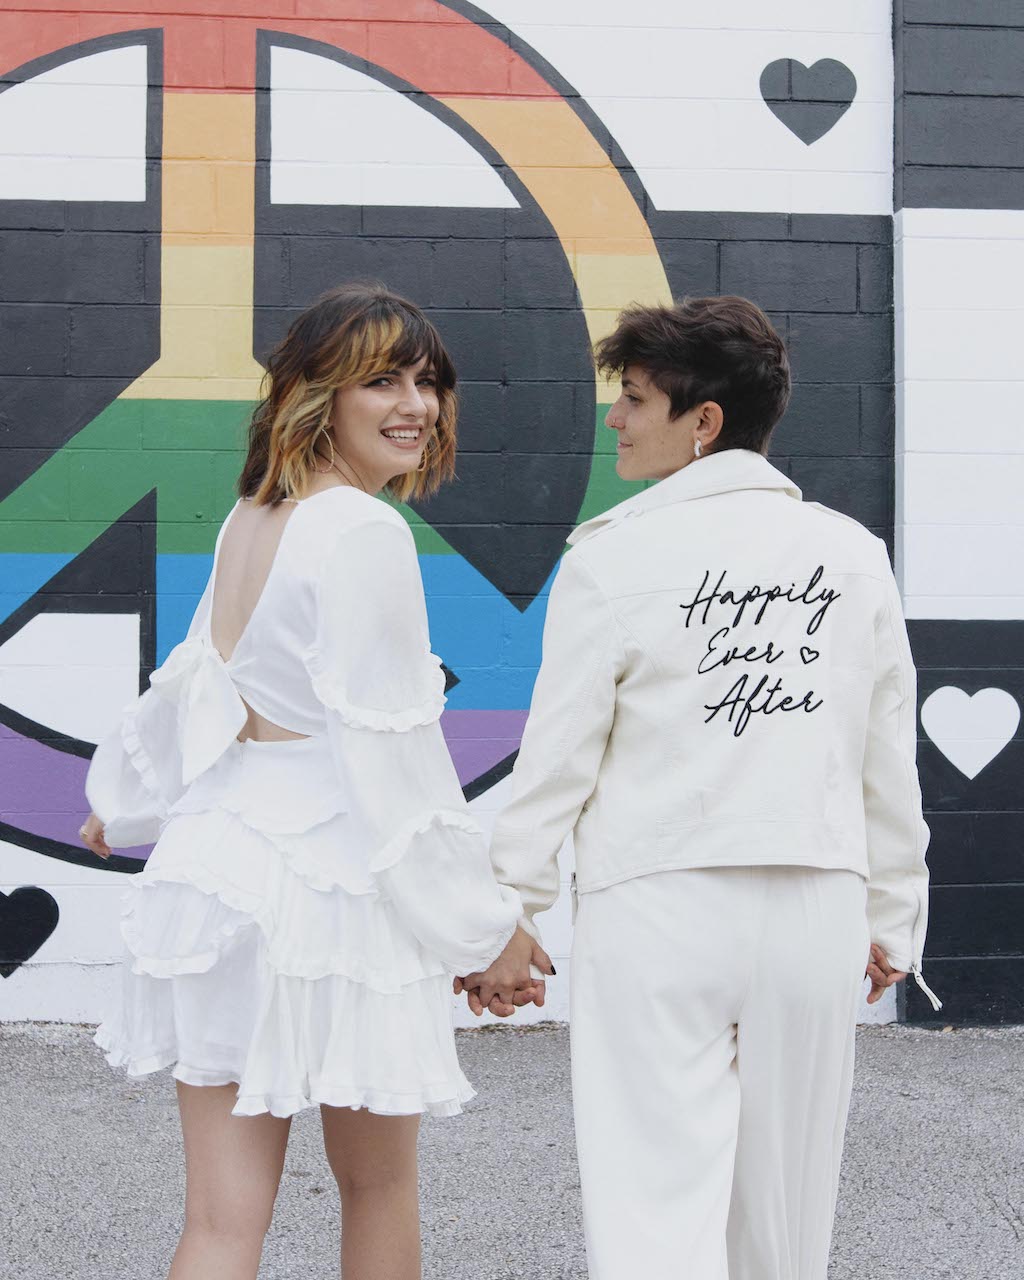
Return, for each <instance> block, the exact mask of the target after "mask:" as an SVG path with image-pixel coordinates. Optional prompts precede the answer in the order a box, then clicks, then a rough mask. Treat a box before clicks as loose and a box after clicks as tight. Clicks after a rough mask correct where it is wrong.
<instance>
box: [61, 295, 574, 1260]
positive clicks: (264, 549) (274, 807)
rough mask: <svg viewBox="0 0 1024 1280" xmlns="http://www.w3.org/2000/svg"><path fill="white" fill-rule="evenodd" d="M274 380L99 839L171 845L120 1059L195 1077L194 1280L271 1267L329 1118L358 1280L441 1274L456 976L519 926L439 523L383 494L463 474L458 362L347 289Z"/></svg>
mask: <svg viewBox="0 0 1024 1280" xmlns="http://www.w3.org/2000/svg"><path fill="white" fill-rule="evenodd" d="M266 390H267V394H266V397H265V399H264V400H263V401H262V403H261V404H260V405H259V406H258V407H257V409H256V411H255V413H254V415H253V419H252V425H251V428H250V436H249V451H248V457H247V458H246V461H245V465H244V467H243V469H242V474H241V477H240V480H239V494H240V498H239V501H238V502H237V503H236V505H235V507H234V509H233V510H232V512H231V513H230V515H229V516H228V518H227V520H226V521H225V524H224V526H223V528H222V529H221V532H220V534H219V536H218V539H217V545H216V550H215V552H214V560H213V568H212V572H211V575H210V581H209V583H208V585H207V588H206V591H205V593H204V595H203V597H202V599H201V600H200V603H199V607H198V609H197V610H196V614H195V617H194V619H193V621H192V625H191V627H190V629H189V632H188V636H187V638H186V639H185V640H184V641H183V642H182V643H181V644H180V645H178V647H177V648H176V649H174V650H173V651H172V652H171V654H170V655H169V656H168V658H167V660H166V661H165V662H164V664H163V665H162V666H161V667H160V668H159V669H158V670H157V671H156V672H154V674H153V676H152V678H151V681H150V685H151V687H150V689H149V690H147V692H146V693H144V694H143V695H142V697H141V698H140V699H139V700H138V702H137V703H135V704H134V705H132V706H130V707H129V708H128V709H127V710H126V711H125V713H124V715H123V718H122V721H121V724H120V726H119V727H118V730H117V731H116V732H115V734H114V735H113V736H112V737H111V738H110V739H108V740H107V741H106V742H104V743H102V744H101V745H100V747H99V748H98V749H97V752H96V755H95V758H94V760H93V764H92V767H91V769H90V772H89V779H88V784H87V792H88V796H89V800H90V803H91V805H92V809H93V814H92V816H91V817H90V818H89V819H88V821H87V822H86V824H85V826H84V827H83V828H82V838H83V840H84V841H85V843H86V844H87V845H88V846H89V847H90V848H91V849H92V850H93V851H94V852H96V853H97V854H99V855H100V856H101V857H106V856H109V852H110V848H111V847H112V846H113V847H116V846H122V847H123V846H131V845H137V844H141V843H144V842H148V841H156V847H155V849H154V850H153V853H152V855H151V856H150V858H149V861H148V862H147V863H146V867H145V870H144V871H143V872H142V873H141V874H140V875H139V876H137V877H136V878H135V881H134V883H133V885H132V887H131V889H130V890H129V891H128V895H127V898H128V901H127V905H126V908H125V913H124V924H123V934H124V939H125V942H126V944H127V950H128V958H127V962H126V964H125V968H124V977H123V989H122V995H121V1001H120V1006H119V1009H118V1010H117V1012H116V1014H115V1015H114V1016H113V1017H112V1018H111V1019H109V1020H108V1021H107V1022H105V1023H104V1024H103V1025H102V1026H101V1028H100V1030H99V1032H98V1034H97V1042H98V1043H99V1044H100V1046H101V1047H102V1048H103V1049H104V1050H105V1051H106V1053H107V1056H108V1059H109V1061H110V1062H111V1063H112V1064H114V1065H122V1066H124V1067H126V1068H127V1070H128V1072H129V1074H130V1075H143V1074H146V1073H148V1072H151V1071H156V1070H159V1069H160V1068H162V1067H168V1066H170V1067H172V1068H173V1074H174V1077H175V1079H176V1081H177V1088H178V1101H179V1108H180V1112H181V1121H182V1130H183V1134H184V1141H185V1159H186V1174H187V1182H186V1204H185V1228H184V1231H183V1233H182V1236H181V1241H180V1243H179V1245H178V1248H177V1252H176V1253H175V1256H174V1260H173V1263H172V1265H171V1269H170V1277H171V1280H206V1277H211V1278H212V1277H216V1280H243V1278H244V1280H250V1278H251V1277H255V1275H256V1273H257V1269H258V1267H259V1260H260V1254H261V1250H262V1245H263V1237H264V1235H265V1232H266V1229H267V1226H268V1224H269V1221H270V1216H271V1211H272V1208H273V1203H274V1197H275V1195H276V1192H277V1187H278V1183H279V1180H280V1176H281V1169H282V1165H283V1160H284V1151H285V1144H286V1142H287V1138H288V1130H289V1125H290V1120H291V1116H293V1115H294V1114H295V1113H296V1112H297V1111H299V1110H301V1109H303V1108H304V1107H309V1106H313V1105H319V1106H320V1108H321V1115H322V1121H323V1132H324V1143H325V1147H326V1151H327V1157H328V1160H329V1162H330V1165H331V1169H332V1171H333V1172H334V1175H335V1177H336V1179H337V1181H338V1186H339V1189H340V1193H341V1204H342V1217H343V1223H344V1234H343V1242H342V1269H343V1274H344V1276H345V1278H346V1280H384V1277H387V1280H414V1277H418V1276H419V1274H420V1251H419V1224H418V1208H417V1179H416V1138H417V1129H418V1123H419V1116H420V1115H421V1114H422V1113H423V1112H430V1113H432V1114H435V1115H453V1114H456V1113H457V1112H458V1111H459V1110H460V1105H461V1103H462V1102H464V1101H465V1100H466V1099H467V1098H469V1097H471V1096H472V1089H471V1088H470V1087H469V1085H468V1083H467V1081H466V1080H465V1077H464V1076H463V1075H462V1073H461V1071H460V1069H459V1064H458V1060H457V1058H456V1055H455V1045H454V1037H453V1033H452V1019H451V998H450V991H451V981H452V977H453V976H455V975H461V974H466V973H468V972H470V971H472V970H476V969H481V968H486V966H487V965H488V964H489V963H490V962H491V961H492V960H493V959H494V958H495V957H496V956H497V955H498V954H499V953H500V952H501V951H502V949H503V948H504V946H505V944H506V943H507V942H508V940H509V939H510V937H511V936H512V934H513V933H514V932H516V930H517V927H518V921H519V918H520V915H521V904H520V902H519V898H518V895H517V894H516V893H515V892H514V891H512V890H509V889H500V888H499V887H498V885H497V884H496V882H495V880H494V877H493V875H492V873H491V870H490V864H489V861H488V858H487V854H486V850H485V846H484V844H483V840H482V834H481V832H480V830H479V829H478V828H477V826H476V825H475V823H474V822H473V821H472V819H471V818H470V816H469V813H468V812H467V809H466V805H465V802H464V800H463V797H462V793H461V791H460V789H459V785H458V781H457V778H456V775H455V771H454V768H453V767H452V762H451V758H450V757H449V755H448V752H447V749H446V747H445V743H444V739H443V737H442V735H441V729H440V726H439V717H440V714H441V710H442V707H443V706H444V675H443V672H442V670H441V667H440V663H439V661H438V659H437V658H435V657H433V656H432V655H431V652H430V646H429V639H428V635H427V619H426V610H425V606H424V599H423V587H422V583H421V580H420V575H419V566H418V562H417V558H416V551H415V546H414V544H413V539H412V535H411V533H410V530H409V527H408V525H407V524H406V522H405V521H404V520H403V518H402V517H401V515H400V514H399V513H398V512H397V511H396V510H395V509H394V508H393V507H392V506H389V505H388V504H387V503H385V502H383V501H381V500H380V499H379V498H378V497H377V496H376V495H377V494H378V493H379V492H380V491H382V490H383V491H384V492H385V493H387V494H388V496H390V497H392V498H395V499H397V500H400V501H401V500H404V499H406V498H409V497H413V496H416V497H419V496H422V495H424V494H429V493H431V492H434V491H435V490H436V489H437V488H438V486H439V485H440V484H441V482H442V481H444V480H446V479H449V478H450V477H451V475H452V474H453V470H454V456H455V422H456V394H455V370H454V367H453V365H452V362H451V360H450V358H449V356H448V354H447V352H446V351H445V349H444V345H443V343H442V342H441V339H440V336H439V335H438V333H437V330H436V329H435V328H434V326H433V325H432V324H431V323H430V322H429V321H428V320H427V318H426V317H425V316H424V315H423V313H422V312H421V311H420V310H419V309H418V308H417V307H415V306H414V305H413V304H412V303H410V302H407V301H406V300H405V299H403V298H400V297H397V296H396V295H395V294H393V293H391V292H389V291H388V290H387V289H385V288H384V287H383V286H379V285H369V286H366V285H345V286H341V287H340V288H337V289H334V290H332V291H331V292H329V293H327V294H325V295H324V296H323V297H322V298H320V299H319V300H318V301H317V302H315V303H314V304H313V305H312V306H310V307H309V308H308V309H307V310H306V311H305V312H304V313H303V314H302V315H301V316H299V318H298V319H297V320H296V321H295V323H294V324H293V325H292V327H291V329H290V330H289V332H288V334H287V336H286V337H285V338H284V340H283V341H282V342H281V344H280V345H279V346H278V348H277V349H276V350H275V351H274V353H273V354H272V355H271V357H270V360H269V362H268V373H267V388H266ZM533 955H534V960H535V963H536V964H537V965H539V966H540V968H541V969H543V970H545V971H547V970H549V969H550V961H549V960H548V958H547V956H546V955H545V954H544V952H543V951H542V950H541V949H540V947H539V946H538V947H536V948H535V949H534V950H533ZM542 990H543V988H542V987H538V988H536V989H535V992H534V993H533V994H535V995H536V998H537V999H538V1002H540V1001H542V999H543V995H542ZM527 994H529V993H527ZM522 998H523V997H522V996H520V997H519V999H520V1000H521V999H522ZM508 1012H511V1009H509V1010H508Z"/></svg>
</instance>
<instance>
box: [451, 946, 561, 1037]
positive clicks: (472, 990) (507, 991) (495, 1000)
mask: <svg viewBox="0 0 1024 1280" xmlns="http://www.w3.org/2000/svg"><path fill="white" fill-rule="evenodd" d="M531 963H532V964H534V965H536V966H537V968H538V969H540V970H541V972H542V973H550V974H554V972H555V967H554V965H553V964H552V963H551V957H550V956H549V955H548V954H547V952H546V951H545V950H544V948H543V947H541V946H540V944H539V943H537V942H535V941H534V939H533V938H531V937H530V935H529V934H528V933H527V932H526V930H525V929H522V928H518V929H516V931H515V933H514V934H513V935H512V937H511V939H510V940H509V943H508V945H507V946H506V947H505V950H504V951H503V952H502V953H501V955H500V956H498V958H497V959H496V960H495V961H494V962H493V963H492V964H491V965H490V967H489V968H488V969H487V970H486V971H485V972H484V973H470V974H467V975H466V976H465V977H464V978H456V979H455V984H454V988H455V993H456V995H458V994H459V992H460V991H465V992H466V998H467V1000H468V1002H469V1007H470V1009H472V1011H473V1013H475V1014H476V1015H477V1017H479V1016H480V1014H481V1013H483V1011H484V1009H490V1011H491V1013H493V1014H496V1015H497V1017H499V1018H507V1017H509V1016H510V1015H511V1014H512V1013H514V1012H515V1010H516V1009H517V1008H520V1007H521V1006H522V1005H524V1004H529V1003H530V1002H531V1001H532V1002H533V1003H534V1004H536V1005H537V1006H538V1007H540V1006H541V1005H543V1003H544V991H545V984H544V982H543V980H541V979H539V978H533V977H531V976H530V965H531Z"/></svg>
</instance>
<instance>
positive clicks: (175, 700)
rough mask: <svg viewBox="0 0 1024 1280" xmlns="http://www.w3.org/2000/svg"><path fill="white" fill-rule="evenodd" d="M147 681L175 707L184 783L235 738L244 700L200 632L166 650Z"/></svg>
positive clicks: (244, 715)
mask: <svg viewBox="0 0 1024 1280" xmlns="http://www.w3.org/2000/svg"><path fill="white" fill-rule="evenodd" d="M150 686H151V687H152V689H153V690H154V691H155V692H156V693H157V694H158V695H159V696H160V697H161V698H163V699H165V700H166V701H167V702H170V703H172V704H173V705H175V706H176V707H177V712H178V743H179V746H180V748H181V775H182V776H181V780H182V782H183V783H184V785H185V786H188V784H189V783H190V782H193V781H194V780H195V779H196V778H198V777H199V775H200V774H201V773H203V772H205V770H207V769H209V767H210V766H211V765H212V764H216V762H217V761H218V760H219V759H220V757H221V756H222V755H223V754H224V752H225V751H226V750H227V749H228V747H230V745H231V744H232V742H234V740H235V739H236V738H237V737H238V735H239V733H240V732H241V731H242V727H243V726H244V724H245V722H246V719H247V718H248V713H247V711H246V707H245V703H244V702H243V701H242V699H241V697H240V696H239V693H238V690H237V689H236V688H235V685H234V681H233V680H232V679H231V673H230V672H229V670H228V667H227V664H226V663H225V661H224V659H223V658H222V657H221V656H220V654H219V653H218V652H217V650H216V649H215V648H214V646H213V644H212V643H211V642H210V640H209V639H207V638H206V637H205V636H192V637H190V638H189V639H188V640H183V641H182V643H181V644H179V645H177V646H176V647H175V648H174V649H172V650H171V652H170V653H169V654H168V655H167V661H166V662H164V664H163V665H162V666H161V667H160V668H159V670H157V671H154V672H153V675H152V676H151V677H150Z"/></svg>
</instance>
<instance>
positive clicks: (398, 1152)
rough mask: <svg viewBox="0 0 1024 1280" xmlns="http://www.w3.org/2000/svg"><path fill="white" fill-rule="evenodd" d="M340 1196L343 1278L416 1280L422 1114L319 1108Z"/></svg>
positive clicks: (346, 1279)
mask: <svg viewBox="0 0 1024 1280" xmlns="http://www.w3.org/2000/svg"><path fill="white" fill-rule="evenodd" d="M320 1114H321V1116H322V1118H323V1126H324V1150H325V1151H326V1152H327V1160H328V1163H329V1164H330V1166H331V1172H332V1173H333V1174H334V1177H335V1179H336V1180H337V1183H338V1190H339V1192H340V1193H341V1221H342V1234H341V1274H342V1276H343V1277H344V1280H420V1216H419V1187H418V1185H417V1180H416V1138H417V1135H418V1133H419V1121H420V1118H419V1116H378V1115H374V1114H373V1113H372V1112H370V1111H349V1110H346V1109H344V1108H341V1107H321V1108H320Z"/></svg>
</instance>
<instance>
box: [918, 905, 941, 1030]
mask: <svg viewBox="0 0 1024 1280" xmlns="http://www.w3.org/2000/svg"><path fill="white" fill-rule="evenodd" d="M915 893H916V894H917V918H918V921H920V920H921V918H922V916H923V914H924V903H923V902H922V901H921V892H920V890H915ZM917 932H918V929H917V928H916V927H915V929H914V933H915V934H917ZM913 945H914V950H913V963H912V964H911V966H910V976H911V977H912V978H913V979H914V981H915V982H916V983H917V985H918V986H919V987H920V989H921V990H922V991H923V992H924V994H925V995H926V996H927V997H928V1000H929V1002H930V1004H931V1006H932V1009H933V1010H934V1011H935V1012H936V1013H938V1011H939V1010H940V1009H941V1008H942V1001H941V1000H940V999H939V997H938V996H937V995H936V994H935V992H934V991H933V990H932V989H931V987H929V985H928V983H927V982H925V980H924V975H923V974H922V972H921V959H922V956H923V954H924V939H921V941H918V939H917V938H916V937H915V938H914V944H913Z"/></svg>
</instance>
